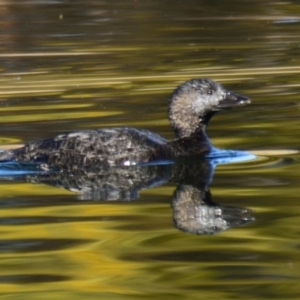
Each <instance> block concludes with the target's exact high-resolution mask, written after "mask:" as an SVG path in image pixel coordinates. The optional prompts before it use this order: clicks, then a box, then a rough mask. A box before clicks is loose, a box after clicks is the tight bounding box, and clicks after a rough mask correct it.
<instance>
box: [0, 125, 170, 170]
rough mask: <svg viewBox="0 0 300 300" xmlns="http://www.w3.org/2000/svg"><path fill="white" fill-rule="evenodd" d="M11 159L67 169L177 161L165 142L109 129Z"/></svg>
mask: <svg viewBox="0 0 300 300" xmlns="http://www.w3.org/2000/svg"><path fill="white" fill-rule="evenodd" d="M10 155H11V158H12V159H14V160H17V161H25V162H26V161H32V162H38V163H45V164H47V165H48V166H49V167H51V166H55V167H62V168H64V169H72V168H74V166H76V168H77V167H79V168H80V167H89V166H90V167H92V168H93V166H94V165H95V164H98V165H99V164H101V165H102V166H120V165H134V164H137V163H143V162H149V161H153V160H155V159H172V158H173V154H172V149H171V147H170V146H169V145H168V143H167V141H166V140H165V139H164V138H162V137H160V136H159V135H157V134H155V133H153V132H150V131H148V130H143V129H141V130H138V129H134V128H107V129H98V130H87V131H81V132H74V133H69V134H64V135H59V136H57V137H55V138H51V139H47V140H43V141H37V142H31V143H28V144H26V145H25V146H24V147H22V148H19V149H15V150H11V151H10ZM3 157H4V156H3ZM0 159H1V157H0Z"/></svg>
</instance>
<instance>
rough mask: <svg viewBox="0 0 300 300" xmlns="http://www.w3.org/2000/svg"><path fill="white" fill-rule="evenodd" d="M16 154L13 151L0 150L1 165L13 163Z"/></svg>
mask: <svg viewBox="0 0 300 300" xmlns="http://www.w3.org/2000/svg"><path fill="white" fill-rule="evenodd" d="M14 157H15V155H14V152H13V151H12V150H7V151H1V150H0V163H1V162H5V161H12V160H14Z"/></svg>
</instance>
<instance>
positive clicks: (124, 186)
mask: <svg viewBox="0 0 300 300" xmlns="http://www.w3.org/2000/svg"><path fill="white" fill-rule="evenodd" d="M249 158H251V157H249V156H248V155H247V153H244V152H236V156H233V153H231V157H228V158H224V157H223V158H221V159H220V158H214V159H198V160H195V159H193V160H184V161H177V162H176V163H173V164H170V163H168V164H159V165H142V166H130V167H118V168H110V169H103V170H101V169H99V168H98V167H95V170H92V169H89V170H88V171H87V170H84V169H82V170H78V169H77V170H73V171H66V170H64V171H61V172H47V173H36V172H35V170H34V165H33V166H32V168H33V169H32V170H31V171H32V172H33V173H32V174H30V173H28V171H27V174H23V175H18V174H16V175H17V176H13V177H12V176H9V177H6V179H18V180H20V179H21V180H23V181H26V182H30V183H42V184H47V185H51V186H56V187H60V188H65V189H67V190H70V191H74V192H78V198H79V199H80V200H102V201H117V200H119V201H120V200H122V201H131V200H135V199H137V198H138V197H139V191H141V190H142V189H148V188H153V187H155V186H160V185H163V184H166V183H173V184H176V189H175V191H174V193H173V197H172V201H171V203H172V204H171V206H172V209H173V220H174V225H175V227H176V228H178V229H180V230H182V231H185V232H189V233H193V234H214V233H217V232H220V231H224V230H228V229H230V228H233V227H237V226H240V225H244V224H247V223H249V222H251V221H252V220H253V219H254V218H253V216H252V212H251V210H249V209H247V208H239V207H230V206H221V205H218V204H216V203H214V202H213V201H212V195H211V193H210V190H209V185H210V183H211V182H212V178H213V174H214V168H215V166H216V165H218V164H220V163H222V164H224V163H230V162H234V161H239V160H245V159H249ZM13 165H14V163H11V165H9V164H7V167H9V166H10V167H9V168H10V172H13V169H14V167H13ZM3 168H4V165H3V166H2V168H1V169H2V170H4V169H3ZM16 168H18V169H20V166H18V167H16ZM23 168H27V170H28V165H27V166H23ZM2 178H3V179H4V178H5V177H2Z"/></svg>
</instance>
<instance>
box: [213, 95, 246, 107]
mask: <svg viewBox="0 0 300 300" xmlns="http://www.w3.org/2000/svg"><path fill="white" fill-rule="evenodd" d="M250 103H251V100H250V99H249V98H248V97H245V96H240V95H237V94H234V93H231V92H227V93H226V96H225V98H224V99H222V100H221V101H220V102H219V104H218V106H217V108H218V109H226V108H231V107H236V106H244V105H247V104H250Z"/></svg>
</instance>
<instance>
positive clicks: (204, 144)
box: [169, 125, 213, 158]
mask: <svg viewBox="0 0 300 300" xmlns="http://www.w3.org/2000/svg"><path fill="white" fill-rule="evenodd" d="M205 127H206V126H205V125H201V127H199V128H198V129H197V130H196V131H195V132H193V133H192V134H191V135H189V136H184V137H179V138H177V139H175V140H174V141H171V142H169V145H170V146H171V147H172V148H173V149H174V156H175V158H178V157H185V156H195V155H205V154H206V153H208V152H209V151H210V150H211V149H212V148H213V146H212V144H211V142H210V140H209V138H208V136H207V135H206V132H205Z"/></svg>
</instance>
